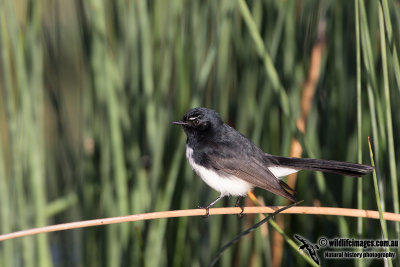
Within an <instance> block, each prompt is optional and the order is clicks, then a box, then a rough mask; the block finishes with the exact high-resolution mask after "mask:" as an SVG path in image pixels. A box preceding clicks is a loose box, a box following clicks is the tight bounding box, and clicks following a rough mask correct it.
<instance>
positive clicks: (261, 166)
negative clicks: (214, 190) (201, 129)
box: [203, 142, 296, 202]
mask: <svg viewBox="0 0 400 267" xmlns="http://www.w3.org/2000/svg"><path fill="white" fill-rule="evenodd" d="M234 145H235V144H232V143H230V144H229V143H220V144H214V145H213V146H212V148H211V151H208V152H207V153H204V154H203V156H204V157H205V158H203V160H205V161H206V163H207V165H208V166H209V167H212V168H213V169H214V170H216V171H218V172H222V173H223V174H230V175H234V176H236V177H238V178H240V179H242V180H244V181H246V182H248V183H250V184H252V185H254V186H257V187H260V188H262V189H265V190H267V191H270V192H272V193H274V194H277V195H279V196H282V197H284V198H287V199H289V200H290V201H293V202H296V199H295V197H294V196H293V192H294V191H293V189H291V188H290V187H289V186H288V185H287V184H286V183H285V182H283V181H281V180H280V179H278V178H276V177H275V176H274V175H273V174H272V172H271V171H270V170H269V169H268V165H269V164H268V162H265V160H264V159H263V157H264V152H262V151H261V150H260V149H259V148H258V147H256V146H255V145H253V144H252V143H251V144H249V143H246V142H245V143H242V142H241V143H239V146H241V147H234ZM236 145H238V144H236Z"/></svg>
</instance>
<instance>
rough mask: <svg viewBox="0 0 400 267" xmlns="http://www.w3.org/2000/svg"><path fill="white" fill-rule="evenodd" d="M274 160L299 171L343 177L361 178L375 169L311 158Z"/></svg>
mask: <svg viewBox="0 0 400 267" xmlns="http://www.w3.org/2000/svg"><path fill="white" fill-rule="evenodd" d="M273 157H274V160H276V161H277V162H278V164H279V165H280V166H284V167H288V168H293V169H299V170H311V171H321V172H330V173H337V174H341V175H348V176H354V177H361V176H364V175H366V174H368V173H370V172H372V171H373V169H374V167H372V166H370V165H364V164H358V163H351V162H343V161H335V160H322V159H309V158H288V157H280V156H273Z"/></svg>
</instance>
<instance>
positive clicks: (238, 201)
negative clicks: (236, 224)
mask: <svg viewBox="0 0 400 267" xmlns="http://www.w3.org/2000/svg"><path fill="white" fill-rule="evenodd" d="M241 199H242V197H241V196H239V197H238V198H237V200H236V203H235V207H239V208H240V209H241V210H242V211H241V212H240V213H239V214H238V216H239V217H241V216H243V211H244V207H243V205H240V200H241Z"/></svg>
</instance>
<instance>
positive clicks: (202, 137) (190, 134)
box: [173, 107, 373, 216]
mask: <svg viewBox="0 0 400 267" xmlns="http://www.w3.org/2000/svg"><path fill="white" fill-rule="evenodd" d="M173 123H174V124H178V125H181V126H182V127H183V130H184V131H185V133H186V135H187V141H186V158H187V160H188V161H189V164H190V166H191V167H192V169H193V170H194V171H195V172H196V173H197V175H199V176H200V178H201V179H203V181H204V182H206V183H207V184H208V185H209V186H211V187H212V188H213V189H215V190H216V191H218V192H220V193H221V194H220V196H219V197H218V198H217V199H216V200H215V201H213V202H211V203H210V204H209V205H207V206H206V207H202V208H205V209H206V216H208V214H209V208H210V207H211V206H212V205H214V204H215V203H216V202H217V201H218V200H220V199H221V198H223V197H224V196H230V195H232V196H239V197H243V196H246V195H247V191H249V190H251V189H252V188H253V187H260V188H262V189H265V190H267V191H270V192H272V193H274V194H277V195H279V196H282V197H284V198H287V199H289V200H290V201H292V202H295V201H296V199H295V197H294V196H293V193H294V190H293V189H292V188H290V187H289V186H288V185H287V184H286V183H285V182H283V181H282V180H281V179H280V178H282V177H284V176H287V175H288V174H291V173H295V172H297V171H300V170H312V171H322V172H331V173H337V174H341V175H348V176H354V177H360V176H363V175H365V174H367V173H370V172H372V170H373V167H372V166H369V165H363V164H357V163H350V162H341V161H333V160H320V159H309V158H289V157H281V156H275V155H270V154H267V153H265V152H264V151H262V150H261V149H260V148H259V147H258V146H256V145H255V144H254V143H253V142H251V141H250V140H249V139H247V138H246V137H245V136H244V135H242V134H241V133H239V132H238V131H236V130H235V129H233V128H232V127H230V126H229V125H227V124H225V123H224V122H223V121H222V119H221V117H220V116H219V115H218V113H217V112H215V111H214V110H211V109H207V108H203V107H199V108H193V109H191V110H189V111H188V112H187V113H186V114H185V115H184V116H183V119H182V120H180V121H175V122H173ZM239 199H240V198H238V200H239ZM238 203H239V202H238V201H237V202H236V205H237V204H238ZM242 212H243V208H242Z"/></svg>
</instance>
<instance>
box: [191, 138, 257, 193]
mask: <svg viewBox="0 0 400 267" xmlns="http://www.w3.org/2000/svg"><path fill="white" fill-rule="evenodd" d="M186 158H187V159H188V161H189V164H190V166H191V167H192V169H193V170H194V171H195V172H196V173H197V175H198V176H200V178H201V179H202V180H203V181H204V182H206V184H208V185H209V186H210V187H212V188H213V189H214V190H216V191H218V192H220V193H221V195H222V196H229V195H232V196H245V195H246V194H247V191H249V190H251V189H252V188H253V185H251V184H249V183H248V182H246V181H244V180H242V179H239V178H237V177H236V176H233V175H228V174H227V175H221V174H219V173H217V172H216V171H214V170H211V169H206V168H205V167H203V166H200V165H199V164H197V163H195V162H194V159H193V149H192V148H191V147H189V146H188V145H186Z"/></svg>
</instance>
